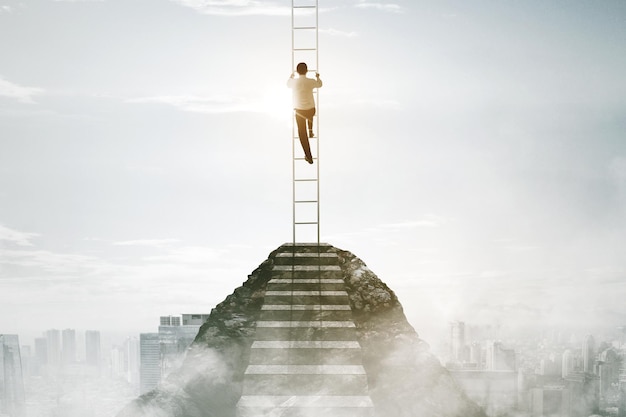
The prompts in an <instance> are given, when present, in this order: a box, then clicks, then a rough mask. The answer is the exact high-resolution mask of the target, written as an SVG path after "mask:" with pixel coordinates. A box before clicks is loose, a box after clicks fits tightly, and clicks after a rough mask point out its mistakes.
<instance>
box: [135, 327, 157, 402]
mask: <svg viewBox="0 0 626 417" xmlns="http://www.w3.org/2000/svg"><path fill="white" fill-rule="evenodd" d="M139 350H140V375H139V393H140V394H145V393H146V392H148V391H152V390H153V389H155V388H156V387H158V386H159V383H160V382H161V343H160V340H159V334H158V333H141V334H140V335H139Z"/></svg>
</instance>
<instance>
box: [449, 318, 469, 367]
mask: <svg viewBox="0 0 626 417" xmlns="http://www.w3.org/2000/svg"><path fill="white" fill-rule="evenodd" d="M450 349H451V351H450V355H451V359H452V362H465V361H466V360H467V358H466V357H465V356H466V355H465V323H463V322H462V321H455V322H452V323H450Z"/></svg>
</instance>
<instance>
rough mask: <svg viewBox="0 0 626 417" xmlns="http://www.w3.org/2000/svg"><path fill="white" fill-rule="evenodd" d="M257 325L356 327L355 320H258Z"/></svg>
mask: <svg viewBox="0 0 626 417" xmlns="http://www.w3.org/2000/svg"><path fill="white" fill-rule="evenodd" d="M256 327H257V328H259V327H272V328H283V327H287V328H292V327H328V328H330V327H356V326H355V325H354V322H353V321H351V320H350V321H348V320H346V321H322V320H315V321H291V320H285V321H257V323H256Z"/></svg>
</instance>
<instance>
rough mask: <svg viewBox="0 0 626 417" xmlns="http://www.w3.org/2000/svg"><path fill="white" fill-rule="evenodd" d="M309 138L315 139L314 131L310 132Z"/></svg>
mask: <svg viewBox="0 0 626 417" xmlns="http://www.w3.org/2000/svg"><path fill="white" fill-rule="evenodd" d="M309 137H310V138H314V137H315V133H313V131H312V130H309Z"/></svg>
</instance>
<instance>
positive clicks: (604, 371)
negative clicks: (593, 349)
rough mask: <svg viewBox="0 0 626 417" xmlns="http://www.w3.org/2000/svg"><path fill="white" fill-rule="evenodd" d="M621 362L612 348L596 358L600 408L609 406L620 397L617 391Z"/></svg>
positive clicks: (618, 390)
mask: <svg viewBox="0 0 626 417" xmlns="http://www.w3.org/2000/svg"><path fill="white" fill-rule="evenodd" d="M621 362H622V359H621V357H620V355H619V354H618V353H617V352H616V351H615V349H613V348H609V349H606V350H604V351H603V352H602V353H600V355H599V357H598V377H599V379H600V381H599V383H600V385H599V390H600V401H601V404H600V406H601V407H608V406H610V405H611V400H613V399H615V398H618V397H619V396H620V395H621V392H620V389H619V382H620V381H619V377H620V366H621Z"/></svg>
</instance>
